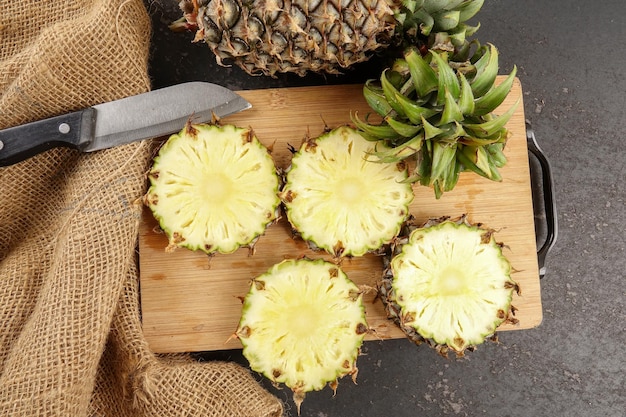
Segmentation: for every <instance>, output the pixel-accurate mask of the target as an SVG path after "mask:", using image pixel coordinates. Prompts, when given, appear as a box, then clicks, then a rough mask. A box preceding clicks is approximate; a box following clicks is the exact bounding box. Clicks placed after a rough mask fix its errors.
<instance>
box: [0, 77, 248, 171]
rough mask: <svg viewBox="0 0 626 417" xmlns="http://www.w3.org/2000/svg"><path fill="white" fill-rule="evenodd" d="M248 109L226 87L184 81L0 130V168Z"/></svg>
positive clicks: (159, 133)
mask: <svg viewBox="0 0 626 417" xmlns="http://www.w3.org/2000/svg"><path fill="white" fill-rule="evenodd" d="M250 107H252V105H251V104H250V103H248V102H247V101H246V100H245V99H244V98H243V97H241V96H239V95H237V94H235V93H234V92H232V91H230V90H229V89H227V88H224V87H221V86H219V85H216V84H210V83H206V82H188V83H183V84H178V85H174V86H171V87H165V88H160V89H157V90H153V91H150V92H147V93H143V94H139V95H136V96H130V97H126V98H123V99H121V100H116V101H111V102H108V103H103V104H98V105H95V106H93V107H88V108H86V109H83V110H79V111H76V112H73V113H68V114H64V115H60V116H56V117H52V118H49V119H44V120H39V121H36V122H32V123H28V124H24V125H21V126H15V127H10V128H8V129H4V130H0V167H2V166H7V165H12V164H15V163H17V162H20V161H23V160H25V159H27V158H30V157H32V156H34V155H36V154H38V153H40V152H43V151H45V150H48V149H51V148H54V147H59V146H66V147H71V148H75V149H78V150H79V151H82V152H92V151H97V150H100V149H106V148H110V147H113V146H117V145H122V144H125V143H129V142H134V141H137V140H142V139H148V138H155V137H160V136H164V135H170V134H172V133H175V132H178V131H180V130H181V129H182V128H183V127H184V126H185V123H186V122H187V120H188V119H189V118H190V117H192V119H193V121H194V123H196V122H197V123H202V122H207V121H210V120H211V119H212V118H213V116H214V115H215V116H216V117H218V118H221V117H225V116H228V115H229V114H233V113H236V112H239V111H242V110H245V109H248V108H250Z"/></svg>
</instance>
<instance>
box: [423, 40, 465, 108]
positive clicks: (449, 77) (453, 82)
mask: <svg viewBox="0 0 626 417" xmlns="http://www.w3.org/2000/svg"><path fill="white" fill-rule="evenodd" d="M430 53H431V55H432V58H433V60H434V61H435V63H436V65H437V75H438V78H439V79H438V84H437V88H438V92H437V102H438V103H439V104H443V103H444V102H445V100H446V97H445V96H446V89H448V90H449V91H450V94H452V97H453V98H454V99H455V100H456V99H458V98H459V94H461V86H460V84H459V79H458V78H457V76H456V74H455V72H454V70H453V69H452V67H451V66H450V64H448V62H447V61H446V60H444V59H443V58H442V57H441V55H439V54H438V53H437V52H435V51H431V52H430Z"/></svg>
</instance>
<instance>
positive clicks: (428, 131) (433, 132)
mask: <svg viewBox="0 0 626 417" xmlns="http://www.w3.org/2000/svg"><path fill="white" fill-rule="evenodd" d="M422 126H424V140H426V141H429V140H430V139H432V138H434V137H435V136H437V135H440V134H442V133H444V130H443V129H440V128H438V127H437V126H434V125H432V124H431V123H430V122H429V121H428V120H426V118H425V117H423V116H422ZM429 143H430V142H429ZM429 146H430V145H429Z"/></svg>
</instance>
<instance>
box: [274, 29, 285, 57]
mask: <svg viewBox="0 0 626 417" xmlns="http://www.w3.org/2000/svg"><path fill="white" fill-rule="evenodd" d="M287 45H288V42H287V38H285V36H284V35H283V34H282V33H280V32H274V33H273V34H272V46H273V48H272V53H273V54H276V55H280V53H281V52H283V51H284V50H285V48H287Z"/></svg>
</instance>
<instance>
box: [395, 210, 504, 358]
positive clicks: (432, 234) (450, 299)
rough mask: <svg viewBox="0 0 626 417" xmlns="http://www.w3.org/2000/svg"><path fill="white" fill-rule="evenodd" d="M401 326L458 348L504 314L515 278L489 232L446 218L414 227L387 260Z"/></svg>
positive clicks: (479, 339) (474, 341) (474, 340)
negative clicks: (425, 226) (396, 251)
mask: <svg viewBox="0 0 626 417" xmlns="http://www.w3.org/2000/svg"><path fill="white" fill-rule="evenodd" d="M391 268H392V271H393V283H392V286H393V290H394V294H395V295H394V298H395V302H396V303H397V304H398V305H399V306H400V307H401V321H402V324H403V325H404V326H410V327H412V328H414V329H415V330H416V331H417V332H418V333H419V334H420V335H421V336H422V337H424V338H426V339H432V340H434V341H435V342H436V343H438V344H441V345H448V346H450V347H451V348H453V349H454V350H455V351H457V352H462V351H463V350H465V349H466V348H467V347H468V346H471V345H476V344H479V343H482V342H483V341H484V339H485V337H486V336H489V335H491V334H493V333H494V331H495V329H496V327H497V326H498V325H499V324H500V323H502V322H503V321H504V320H505V319H506V318H507V314H508V311H509V308H510V303H511V299H512V288H513V287H514V282H513V281H512V280H511V276H510V274H511V266H510V264H509V262H508V261H507V260H506V258H505V257H504V256H503V255H502V250H501V247H500V246H499V245H498V244H497V243H496V242H495V241H494V238H493V236H491V232H489V231H486V230H483V229H480V228H478V227H475V226H471V227H470V226H467V225H466V224H463V223H461V224H457V223H454V222H451V221H447V222H444V223H442V224H441V225H439V226H432V227H429V228H424V229H416V230H415V231H413V233H412V234H411V235H410V237H409V241H408V243H407V244H405V245H404V246H403V247H402V252H401V253H400V254H399V255H397V256H396V257H394V258H393V259H392V261H391Z"/></svg>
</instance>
